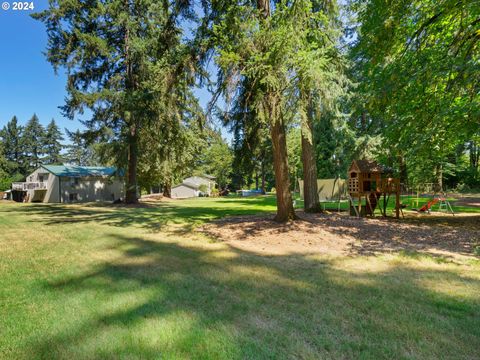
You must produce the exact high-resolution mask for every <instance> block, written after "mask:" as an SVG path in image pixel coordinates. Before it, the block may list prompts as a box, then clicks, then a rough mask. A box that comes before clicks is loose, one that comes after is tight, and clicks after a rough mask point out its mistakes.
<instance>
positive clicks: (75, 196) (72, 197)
mask: <svg viewBox="0 0 480 360" xmlns="http://www.w3.org/2000/svg"><path fill="white" fill-rule="evenodd" d="M68 198H69V200H70V202H73V201H78V194H77V193H71V194H69V195H68Z"/></svg>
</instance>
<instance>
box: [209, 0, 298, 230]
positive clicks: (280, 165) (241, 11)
mask: <svg viewBox="0 0 480 360" xmlns="http://www.w3.org/2000/svg"><path fill="white" fill-rule="evenodd" d="M270 5H271V3H270V1H269V0H258V1H256V2H252V3H249V4H248V5H247V6H245V4H244V2H240V3H237V2H235V3H232V4H231V5H229V6H228V7H227V9H226V14H224V15H223V16H220V18H219V23H218V24H217V26H215V27H214V30H215V33H216V39H217V51H218V53H219V56H218V57H217V63H218V64H219V66H220V69H221V72H220V74H219V79H220V83H221V84H222V85H223V87H224V90H225V93H226V95H227V99H228V98H229V96H230V95H232V93H233V97H234V98H237V99H238V95H240V94H242V92H237V93H235V92H231V91H229V90H231V89H232V84H234V85H244V84H248V85H249V87H247V88H245V89H244V90H243V93H244V94H246V96H245V99H247V100H248V101H247V108H248V109H249V112H250V113H253V116H252V117H251V118H252V119H254V121H256V122H260V123H263V124H265V125H266V126H267V127H268V129H269V132H270V138H271V141H272V149H273V164H274V173H275V188H276V198H277V215H276V217H275V219H276V220H277V221H280V222H285V221H289V220H292V219H295V218H296V215H295V211H294V208H293V201H292V200H293V199H292V195H291V192H290V191H291V186H290V185H291V184H290V178H289V166H288V155H287V142H286V125H287V123H288V120H289V119H288V110H287V104H288V99H287V98H286V96H285V95H286V94H287V93H288V91H289V90H291V88H290V85H291V78H290V74H291V71H292V66H293V61H292V56H293V55H294V54H295V53H296V51H297V50H298V46H297V45H298V40H299V39H298V37H297V29H296V23H297V21H299V19H300V18H301V17H302V16H304V14H305V10H306V8H307V4H306V2H305V1H300V2H298V3H297V2H295V3H293V4H289V2H288V1H280V2H276V4H275V6H274V7H271V6H270Z"/></svg>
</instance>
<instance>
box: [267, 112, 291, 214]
mask: <svg viewBox="0 0 480 360" xmlns="http://www.w3.org/2000/svg"><path fill="white" fill-rule="evenodd" d="M271 137H272V145H273V167H274V169H275V189H276V196H277V215H276V216H275V220H276V221H278V222H287V221H289V220H294V219H296V218H297V217H296V215H295V210H294V209H293V200H292V194H291V192H290V178H289V176H288V157H287V138H286V133H285V125H284V124H283V121H280V120H277V121H274V120H273V121H272V124H271Z"/></svg>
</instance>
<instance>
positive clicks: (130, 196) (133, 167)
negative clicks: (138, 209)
mask: <svg viewBox="0 0 480 360" xmlns="http://www.w3.org/2000/svg"><path fill="white" fill-rule="evenodd" d="M137 137H138V135H137V129H136V126H135V125H131V126H130V134H129V139H128V140H129V141H128V174H127V190H126V193H125V202H126V203H127V204H136V203H138V199H137V145H138V144H137V143H138V141H137V140H138V139H137Z"/></svg>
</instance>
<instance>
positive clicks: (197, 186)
mask: <svg viewBox="0 0 480 360" xmlns="http://www.w3.org/2000/svg"><path fill="white" fill-rule="evenodd" d="M180 186H186V187H188V188H190V189H193V190H198V189H199V188H200V185H198V184H194V183H192V182H188V181H184V182H182V183H181V184H178V185H176V186H174V187H173V188H172V189H176V188H178V187H180Z"/></svg>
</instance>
